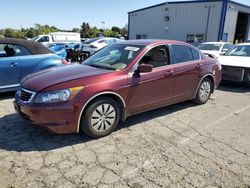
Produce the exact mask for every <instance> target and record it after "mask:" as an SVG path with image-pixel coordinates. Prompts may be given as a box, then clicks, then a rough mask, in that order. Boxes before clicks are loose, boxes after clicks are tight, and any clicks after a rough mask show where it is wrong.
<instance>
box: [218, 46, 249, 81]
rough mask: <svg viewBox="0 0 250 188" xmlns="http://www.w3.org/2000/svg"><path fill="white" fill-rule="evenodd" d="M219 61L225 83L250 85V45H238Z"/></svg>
mask: <svg viewBox="0 0 250 188" xmlns="http://www.w3.org/2000/svg"><path fill="white" fill-rule="evenodd" d="M218 61H219V62H220V63H221V65H222V79H223V80H224V81H230V82H237V83H245V84H250V43H242V44H239V45H236V46H235V48H233V49H232V50H230V51H228V52H227V53H225V54H224V55H223V56H220V57H219V58H218Z"/></svg>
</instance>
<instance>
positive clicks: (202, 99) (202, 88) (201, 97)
mask: <svg viewBox="0 0 250 188" xmlns="http://www.w3.org/2000/svg"><path fill="white" fill-rule="evenodd" d="M212 87H213V85H212V82H211V80H210V79H209V78H204V79H203V80H202V81H201V83H200V85H199V88H198V91H197V93H196V96H195V99H194V102H195V103H197V104H205V103H206V102H207V101H208V99H209V97H210V95H211V93H212Z"/></svg>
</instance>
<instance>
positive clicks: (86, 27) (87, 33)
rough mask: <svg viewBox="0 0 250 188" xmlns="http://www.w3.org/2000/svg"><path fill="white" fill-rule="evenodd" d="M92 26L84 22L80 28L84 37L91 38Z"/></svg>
mask: <svg viewBox="0 0 250 188" xmlns="http://www.w3.org/2000/svg"><path fill="white" fill-rule="evenodd" d="M90 32H91V28H90V26H89V24H88V23H85V22H83V23H82V25H81V29H80V34H81V37H82V38H90V37H91V33H90Z"/></svg>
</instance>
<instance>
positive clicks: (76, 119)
mask: <svg viewBox="0 0 250 188" xmlns="http://www.w3.org/2000/svg"><path fill="white" fill-rule="evenodd" d="M220 80H221V66H220V64H219V63H218V62H217V60H216V59H212V58H208V57H205V56H204V55H203V54H202V53H200V51H199V50H197V49H196V48H195V47H193V46H192V45H189V44H187V43H183V42H178V41H167V40H131V41H124V42H120V43H117V44H113V45H110V46H108V47H106V48H104V49H102V50H101V51H99V52H97V53H96V54H94V55H92V56H91V57H89V58H88V59H87V60H85V61H84V62H83V64H71V65H67V66H63V67H58V68H51V69H46V70H44V71H41V72H38V73H35V74H32V75H29V76H27V77H25V78H24V79H23V80H22V82H21V89H20V90H19V91H18V92H17V93H16V99H15V102H14V106H15V109H16V110H17V112H18V113H19V114H20V115H21V116H23V117H24V118H25V119H28V120H30V121H31V122H32V123H33V124H36V125H39V126H41V127H44V128H47V129H48V130H50V131H52V132H55V133H72V132H79V131H80V130H82V131H84V132H85V133H86V134H88V135H89V136H92V137H96V138H97V137H102V136H105V135H107V134H109V133H111V132H112V131H113V130H114V129H115V127H116V125H117V124H118V122H119V121H124V120H125V119H126V118H127V117H128V116H131V115H134V114H138V113H141V112H145V111H148V110H152V109H156V108H160V107H163V106H167V105H170V104H174V103H178V102H182V101H186V100H194V101H195V102H196V103H198V104H204V103H206V102H207V100H208V99H209V97H210V95H211V93H213V92H214V89H215V88H216V87H217V86H218V84H219V83H220Z"/></svg>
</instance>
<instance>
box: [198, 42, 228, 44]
mask: <svg viewBox="0 0 250 188" xmlns="http://www.w3.org/2000/svg"><path fill="white" fill-rule="evenodd" d="M202 44H232V43H230V42H203V43H202Z"/></svg>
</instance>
